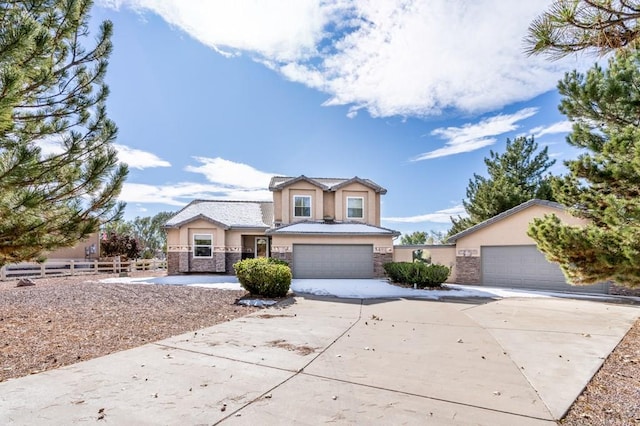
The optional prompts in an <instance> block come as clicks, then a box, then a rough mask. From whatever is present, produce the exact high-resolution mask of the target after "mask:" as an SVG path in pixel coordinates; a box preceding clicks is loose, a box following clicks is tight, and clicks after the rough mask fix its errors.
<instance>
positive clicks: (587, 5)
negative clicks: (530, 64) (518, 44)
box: [525, 0, 640, 59]
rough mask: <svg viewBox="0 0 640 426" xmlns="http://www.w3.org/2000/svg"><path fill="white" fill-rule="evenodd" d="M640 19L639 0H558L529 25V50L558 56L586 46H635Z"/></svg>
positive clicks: (609, 48)
mask: <svg viewBox="0 0 640 426" xmlns="http://www.w3.org/2000/svg"><path fill="white" fill-rule="evenodd" d="M639 19H640V1H637V0H556V1H555V2H554V3H553V4H552V5H551V6H550V7H549V9H548V10H547V11H546V12H545V13H543V14H542V15H540V16H539V17H538V18H537V19H536V20H535V21H533V23H532V24H531V25H530V26H529V31H528V35H527V38H526V39H525V42H526V43H527V51H528V53H529V54H537V53H545V54H547V55H549V56H550V57H551V58H553V59H557V58H561V57H563V56H566V55H569V54H571V53H575V52H579V51H583V50H595V52H596V53H598V54H600V55H604V54H606V53H608V52H610V51H612V50H617V49H623V48H631V49H635V48H637V47H638V37H639V36H640V29H639V28H638V21H639Z"/></svg>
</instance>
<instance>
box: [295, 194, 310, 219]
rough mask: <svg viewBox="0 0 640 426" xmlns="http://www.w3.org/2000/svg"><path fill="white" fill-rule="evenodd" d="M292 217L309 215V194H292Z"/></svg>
mask: <svg viewBox="0 0 640 426" xmlns="http://www.w3.org/2000/svg"><path fill="white" fill-rule="evenodd" d="M293 217H311V196H309V195H294V196H293Z"/></svg>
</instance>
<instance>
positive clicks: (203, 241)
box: [193, 234, 213, 257]
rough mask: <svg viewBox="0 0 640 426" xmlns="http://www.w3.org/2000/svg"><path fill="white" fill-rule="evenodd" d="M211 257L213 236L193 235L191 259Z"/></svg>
mask: <svg viewBox="0 0 640 426" xmlns="http://www.w3.org/2000/svg"><path fill="white" fill-rule="evenodd" d="M212 255H213V235H211V234H194V235H193V257H212Z"/></svg>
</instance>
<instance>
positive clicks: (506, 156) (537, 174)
mask: <svg viewBox="0 0 640 426" xmlns="http://www.w3.org/2000/svg"><path fill="white" fill-rule="evenodd" d="M484 163H485V165H486V166H487V174H488V176H487V177H484V176H481V175H479V174H477V173H474V175H473V179H470V180H469V185H468V186H467V199H466V200H464V201H463V205H464V208H465V210H466V212H467V216H466V217H460V216H459V217H457V218H453V217H452V218H451V221H452V222H453V226H452V227H451V229H450V230H449V236H451V235H454V234H457V233H458V232H462V231H464V230H465V229H467V228H469V227H471V226H473V225H476V224H478V223H480V222H482V221H485V220H487V219H489V218H492V217H493V216H495V215H497V214H499V213H502V212H504V211H506V210H509V209H511V208H513V207H515V206H517V205H519V204H522V203H524V202H526V201H528V200H531V199H532V198H540V199H544V200H552V199H553V197H552V194H551V186H550V181H551V177H550V176H549V175H545V173H546V172H547V171H548V170H549V168H550V167H551V166H553V164H554V163H555V160H550V159H549V154H548V148H547V147H545V148H543V149H542V150H540V151H539V152H538V144H537V143H536V142H535V141H534V138H533V137H528V138H527V137H518V138H516V139H514V140H513V141H511V140H509V139H507V146H506V150H505V152H504V153H502V154H498V153H496V152H494V151H493V150H492V151H490V153H489V158H485V159H484Z"/></svg>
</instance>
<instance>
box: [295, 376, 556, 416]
mask: <svg viewBox="0 0 640 426" xmlns="http://www.w3.org/2000/svg"><path fill="white" fill-rule="evenodd" d="M301 373H302V374H304V375H305V376H309V377H316V378H319V379H324V380H329V381H333V382H338V383H346V384H349V385H353V386H362V387H365V388H369V389H375V390H381V391H386V392H391V393H396V394H400V395H406V396H413V397H416V398H423V399H428V400H431V401H438V402H444V403H447V404H453V405H461V406H465V407H471V408H477V409H480V410H485V411H491V412H494V413H501V414H510V415H513V416H518V417H523V418H528V419H534V420H544V421H549V420H550V419H551V413H550V412H549V417H548V418H545V417H539V416H530V415H527V414H522V413H517V412H514V411H506V410H498V409H495V408H488V407H483V406H480V405H474V404H469V403H468V402H462V401H454V400H451V399H444V398H438V397H434V396H429V395H421V394H417V393H413V392H407V391H403V390H400V389H392V388H388V387H383V386H375V385H367V384H364V383H358V382H354V381H351V380H343V379H337V378H335V377H328V376H323V375H320V374H312V373H305V372H301Z"/></svg>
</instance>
